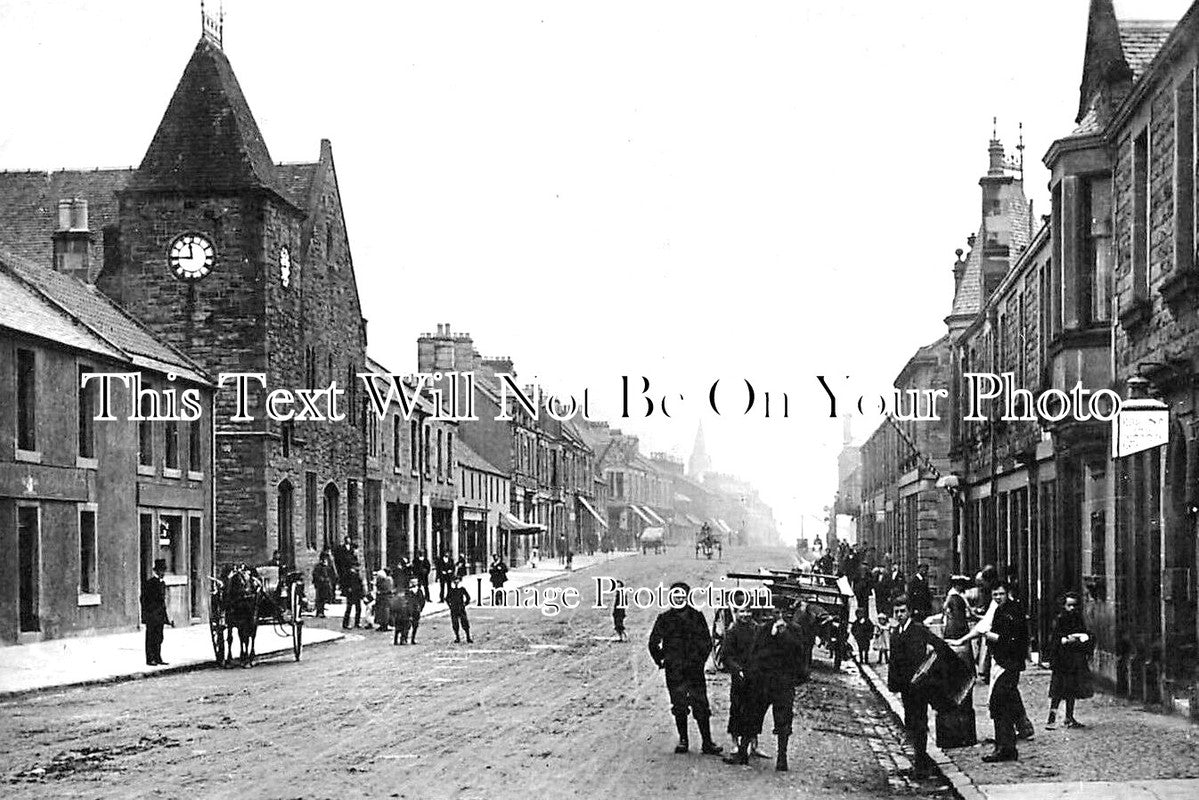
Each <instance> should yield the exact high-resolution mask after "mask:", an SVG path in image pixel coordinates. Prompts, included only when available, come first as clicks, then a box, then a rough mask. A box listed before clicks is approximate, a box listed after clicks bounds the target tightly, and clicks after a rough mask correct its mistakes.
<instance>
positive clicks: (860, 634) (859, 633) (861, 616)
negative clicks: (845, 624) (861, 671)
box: [849, 606, 874, 664]
mask: <svg viewBox="0 0 1199 800" xmlns="http://www.w3.org/2000/svg"><path fill="white" fill-rule="evenodd" d="M849 633H850V635H851V636H853V640H854V642H856V643H857V645H858V663H860V664H869V663H870V640H871V639H873V638H874V623H872V622H871V621H870V617H869V616H868V615H867V612H866V607H865V606H858V610H857V611H856V612H855V619H854V621H853V622H852V623H850V625H849Z"/></svg>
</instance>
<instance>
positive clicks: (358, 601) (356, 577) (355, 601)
mask: <svg viewBox="0 0 1199 800" xmlns="http://www.w3.org/2000/svg"><path fill="white" fill-rule="evenodd" d="M342 586H343V587H344V588H343V589H342V591H343V592H344V593H345V598H344V599H345V603H346V613H345V616H344V617H343V618H342V620H341V627H343V628H349V627H350V612H351V611H353V612H354V627H355V628H361V627H362V598H363V597H364V596H365V594H366V587H364V586H363V584H362V573H361V572H359V571H358V568H357V567H352V568H351V569H350V571H349V572H347V573H346V577H345V581H344V582H343V584H342Z"/></svg>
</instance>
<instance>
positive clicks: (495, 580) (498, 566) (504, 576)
mask: <svg viewBox="0 0 1199 800" xmlns="http://www.w3.org/2000/svg"><path fill="white" fill-rule="evenodd" d="M487 574H488V576H489V577H490V579H491V603H492V605H503V603H504V595H503V594H502V593H500V592H499V591H498V590H500V589H503V588H504V584H505V583H507V582H508V565H507V564H505V563H504V561H503V559H501V558H500V557H499V554H498V553H497V554H495V555H493V556H492V557H491V567H490V568H488V570H487ZM497 600H498V601H499V603H496V601H497Z"/></svg>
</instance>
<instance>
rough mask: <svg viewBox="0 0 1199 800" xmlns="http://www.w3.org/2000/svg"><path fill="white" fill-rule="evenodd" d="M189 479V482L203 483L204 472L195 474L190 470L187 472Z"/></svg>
mask: <svg viewBox="0 0 1199 800" xmlns="http://www.w3.org/2000/svg"><path fill="white" fill-rule="evenodd" d="M187 479H188V480H189V481H202V480H204V473H203V472H193V471H192V470H190V469H189V470H188V471H187Z"/></svg>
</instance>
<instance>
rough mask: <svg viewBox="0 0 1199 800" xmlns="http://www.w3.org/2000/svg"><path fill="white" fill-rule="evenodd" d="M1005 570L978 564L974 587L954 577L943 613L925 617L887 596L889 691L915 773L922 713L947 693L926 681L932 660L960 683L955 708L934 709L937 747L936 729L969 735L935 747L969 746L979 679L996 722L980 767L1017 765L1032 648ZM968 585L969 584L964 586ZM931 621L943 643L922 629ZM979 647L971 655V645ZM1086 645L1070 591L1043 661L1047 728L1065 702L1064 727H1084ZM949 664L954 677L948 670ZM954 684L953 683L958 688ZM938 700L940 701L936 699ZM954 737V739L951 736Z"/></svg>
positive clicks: (923, 762) (924, 767)
mask: <svg viewBox="0 0 1199 800" xmlns="http://www.w3.org/2000/svg"><path fill="white" fill-rule="evenodd" d="M1011 572H1012V571H1011V570H1009V571H1008V575H1007V576H1006V577H1000V575H999V573H998V571H997V570H996V569H995V568H994V567H992V566H987V567H984V569H983V570H982V571H980V572H979V574H978V575H977V576H976V577H975V579H974V580H973V581H971V579H970V578H969V577H967V576H965V575H955V576H953V577H952V579H951V585H950V588H949V590H948V592H947V594H946V596H945V601H944V602H943V604H942V607H941V610H940V612H939V613H938V614H937V615H935V616H932V617H928V618H927V619H926V614H925V611H926V609H925V608H924V607H923V606H922V605H918V604H917V602H916V601H914V600H913V599H912V597H911V596H909V595H907V594H901V595H897V596H895V597H893V598H891V603H890V605H891V611H892V613H893V615H894V617H895V620H896V623H897V625H896V628H895V629H894V632H893V633H892V634H891V637H890V655H891V657H890V664H889V667H888V679H887V682H888V688H889V689H890V690H891V691H893V692H896V693H898V694H899V695H900V696H901V697H902V699H903V707H904V728H905V730H906V732H907V734H908V737H909V739H910V741H911V743H912V746H913V748H914V749H915V751H916V756H917V758H916V763H915V769H916V772H917V773H918V774H923V773H926V772H928V770H929V769H930V768H931V762H930V761H929V758H928V755H927V741H928V708H929V704H930V702H934V701H935V698H937V697H940V696H942V695H944V694H945V693H946V692H947V691H949V693H951V694H952V691H951V690H949V689H948V687H946V686H944V685H942V686H936V685H934V680H935V678H930V675H933V674H934V670H930V666H931V665H934V664H935V663H936V661H937V659H938V658H939V659H941V660H942V668H943V670H942V676H944V675H947V674H951V673H952V674H953V675H955V676H961V679H962V680H964V681H965V683H964V684H963V691H961V692H959V693H958V694H957V696H956V698H955V701H954V702H952V703H950V702H949V701H945V702H944V703H943V704H942V708H943V709H944V711H941V710H940V709H939V710H938V713H939V716H938V722H937V727H938V731H937V733H938V744H942V742H941V736H942V727H943V725H944V727H945V728H946V729H947V733H949V734H954V733H957V732H960V731H961V730H964V729H965V728H966V727H967V726H968V728H969V730H968V733H967V735H966V736H964V737H962V739H961V740H959V741H952V740H951V741H948V742H947V743H945V744H942V746H962V745H966V744H973V743H974V734H973V713H974V712H973V703H972V698H971V696H970V692H969V687H970V686H971V685H972V684H973V682H974V680H975V678H976V676H977V679H978V680H979V681H982V682H986V683H988V684H989V696H988V701H987V707H988V711H989V714H990V717H991V719H992V722H993V724H994V731H995V733H994V749H993V750H992V752H990V753H988V754H986V755H984V756H983V761H986V762H1005V761H1015V760H1017V759H1018V758H1019V753H1018V750H1017V741H1019V740H1028V739H1032V738H1033V735H1034V730H1033V724H1032V722H1031V721H1030V720H1029V718H1028V713H1027V711H1026V709H1025V705H1024V700H1023V697H1022V696H1021V692H1020V676H1021V674H1022V673H1023V671H1024V669H1025V666H1026V665H1027V663H1028V658H1029V650H1030V646H1029V645H1030V634H1029V618H1028V614H1027V611H1026V610H1025V608H1024V605H1023V604H1022V603H1021V601H1020V599H1019V598H1018V597H1016V595H1015V585H1016V584H1015V582H1014V581H1013V580H1011ZM972 583H973V584H974V586H973V587H971V584H972ZM937 617H939V618H940V621H941V623H942V625H943V632H942V637H943V638H941V637H937V636H936V635H935V634H933V633H932V632H931V631H929V630H928V629H927V628H926V627H925V622H926V621H928V622H931V621H933V620H934V619H936V618H937ZM976 641H977V642H979V643H980V645H981V646H980V647H979V648H978V650H977V651H976V650H975V648H974V644H973V643H974V642H976ZM1091 650H1092V642H1091V638H1090V635H1089V633H1088V632H1087V629H1086V625H1085V622H1084V621H1083V618H1082V614H1081V611H1080V602H1079V598H1078V596H1077V595H1076V594H1073V593H1068V594H1066V595H1065V596H1064V598H1063V600H1062V607H1061V610H1060V611H1059V613H1058V614H1057V615H1056V617H1055V619H1054V621H1053V625H1052V628H1051V633H1050V636H1049V639H1048V641H1047V642H1046V646H1045V647H1044V648H1043V653H1042V657H1043V658H1047V659H1048V660H1049V662H1050V666H1051V669H1052V677H1051V680H1050V686H1049V699H1050V711H1049V715H1048V718H1047V721H1046V728H1047V729H1053V728H1054V727H1055V725H1056V722H1057V710H1058V707H1059V705H1060V704H1061V702H1062V701H1063V700H1064V701H1065V703H1066V718H1065V725H1066V727H1070V728H1081V727H1084V726H1083V725H1082V723H1080V722H1078V720H1077V719H1075V717H1074V708H1075V701H1076V700H1079V699H1084V698H1087V697H1090V696H1091V694H1092V689H1091V681H1090V670H1089V667H1088V660H1089V658H1090V655H1091ZM949 667H952V668H953V669H952V670H949V669H947V668H949ZM957 680H958V679H957V678H956V677H955V678H954V679H953V681H954V682H956V681H957ZM938 693H940V694H938ZM950 738H951V739H952V738H953V737H952V736H951V737H950Z"/></svg>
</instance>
